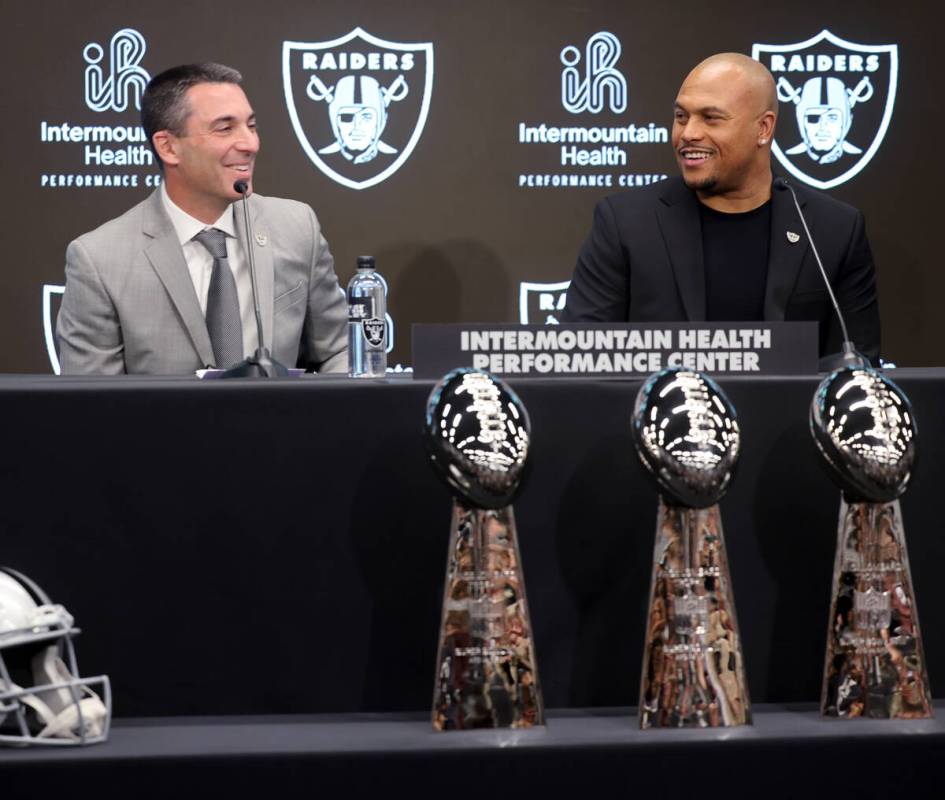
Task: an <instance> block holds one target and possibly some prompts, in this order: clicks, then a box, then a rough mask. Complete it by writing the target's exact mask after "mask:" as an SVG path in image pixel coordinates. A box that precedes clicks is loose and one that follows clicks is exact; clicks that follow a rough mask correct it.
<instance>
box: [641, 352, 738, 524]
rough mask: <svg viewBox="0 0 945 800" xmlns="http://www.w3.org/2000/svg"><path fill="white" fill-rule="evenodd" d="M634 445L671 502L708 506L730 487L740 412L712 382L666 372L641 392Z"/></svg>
mask: <svg viewBox="0 0 945 800" xmlns="http://www.w3.org/2000/svg"><path fill="white" fill-rule="evenodd" d="M631 427H632V431H633V441H634V444H635V445H636V448H637V453H638V454H639V456H640V460H641V461H642V462H643V466H644V467H645V468H646V471H647V473H648V474H649V475H650V476H651V477H652V478H653V480H654V481H655V482H656V485H657V488H658V489H659V491H660V492H661V493H662V495H663V496H664V498H665V499H666V501H667V502H668V503H670V504H672V505H681V506H686V507H688V508H708V507H709V506H711V505H714V504H715V503H717V502H718V501H719V500H720V499H721V498H722V496H723V495H724V494H725V492H726V490H727V489H728V486H729V484H730V483H731V481H732V477H733V475H734V472H735V464H736V463H737V461H738V452H739V445H740V441H741V436H740V433H739V428H738V420H737V418H736V415H735V409H734V407H733V406H732V404H731V403H730V402H729V400H728V398H727V397H726V396H725V394H724V393H723V392H722V390H721V389H720V388H719V386H718V384H717V383H715V381H713V380H712V379H711V378H708V377H706V376H705V375H702V374H700V373H698V372H691V371H688V370H682V369H664V370H662V371H661V372H657V373H655V374H653V375H651V376H650V377H649V378H648V379H647V380H646V382H645V383H644V384H643V386H642V387H641V388H640V392H639V393H638V394H637V401H636V404H635V406H634V409H633V422H632V426H631Z"/></svg>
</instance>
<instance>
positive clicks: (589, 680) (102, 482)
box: [0, 370, 945, 717]
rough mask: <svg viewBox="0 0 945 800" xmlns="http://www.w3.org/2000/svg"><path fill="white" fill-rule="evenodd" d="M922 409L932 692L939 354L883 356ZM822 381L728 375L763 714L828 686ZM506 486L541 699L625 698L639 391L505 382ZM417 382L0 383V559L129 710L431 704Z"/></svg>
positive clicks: (433, 507) (585, 702)
mask: <svg viewBox="0 0 945 800" xmlns="http://www.w3.org/2000/svg"><path fill="white" fill-rule="evenodd" d="M894 379H895V380H897V381H898V382H899V383H900V385H901V387H902V388H903V389H904V390H905V391H906V393H907V394H908V395H909V396H910V398H911V399H912V402H913V404H914V408H915V413H916V416H917V419H918V421H919V451H920V456H919V465H918V468H917V471H916V474H915V477H914V479H913V481H912V484H911V485H910V488H909V491H908V493H907V494H906V495H905V497H904V499H903V502H902V507H903V515H904V520H905V527H906V535H907V538H908V543H909V548H910V555H911V560H912V568H913V577H914V583H915V589H916V594H917V598H918V606H919V610H920V612H921V620H922V626H923V630H924V634H925V646H926V654H927V658H928V662H929V671H930V675H931V680H932V688H933V693H934V694H935V695H936V696H942V695H943V694H945V637H942V636H941V635H940V634H939V633H938V632H939V631H940V630H942V627H943V626H945V601H943V599H942V595H941V593H939V592H937V590H936V589H935V586H936V585H937V581H938V579H939V570H940V569H941V565H942V564H943V563H945V541H943V537H942V536H941V533H940V524H939V514H938V505H937V500H938V492H939V491H941V486H942V485H943V478H945V465H943V460H945V459H943V456H945V421H943V420H945V415H943V414H942V413H941V409H943V408H945V371H943V370H898V371H896V372H895V373H894ZM817 383H818V378H817V377H816V376H807V377H793V378H729V379H725V380H722V381H721V385H722V386H723V388H724V389H725V391H726V392H727V393H728V394H729V396H730V398H731V399H732V401H733V403H734V404H735V406H736V408H737V409H738V412H739V419H740V422H741V425H742V431H743V441H744V453H743V456H742V458H741V462H740V464H739V472H738V475H737V476H736V479H735V481H734V484H733V486H732V489H731V491H730V492H729V494H728V496H727V497H726V498H725V499H724V500H723V501H722V517H723V521H724V525H725V534H726V538H727V544H728V549H729V556H730V562H731V569H732V579H733V585H734V590H735V598H736V604H737V608H738V613H739V622H740V625H741V631H742V636H743V640H744V648H745V660H746V666H747V672H748V679H749V685H750V690H751V696H752V700H753V701H754V702H755V703H764V702H767V703H785V702H814V701H816V700H817V698H818V697H819V693H820V680H821V671H822V666H823V663H822V662H823V653H824V644H825V636H826V625H827V609H828V599H829V592H830V579H831V571H832V564H833V554H834V546H835V538H836V519H837V512H838V508H839V495H838V492H837V491H836V490H835V489H833V488H832V486H831V484H830V483H829V481H828V479H827V477H826V473H825V472H824V471H823V470H822V469H821V467H820V464H819V461H818V456H817V454H816V451H815V449H814V446H813V444H812V441H811V438H810V435H809V433H808V430H807V411H808V405H809V402H810V399H811V397H812V395H813V392H814V389H815V387H816V385H817ZM512 385H513V386H514V388H515V389H516V391H517V392H518V393H519V394H520V396H521V398H522V400H523V401H524V403H525V405H526V406H527V408H528V410H529V413H530V415H531V419H532V427H533V446H532V450H531V455H530V463H531V472H530V475H529V477H528V482H527V484H526V486H525V488H524V490H523V492H522V494H521V496H520V498H519V500H518V501H517V503H516V515H517V520H518V526H519V536H520V545H521V550H522V558H523V562H524V569H525V575H526V579H527V589H528V596H529V602H530V605H531V611H532V622H533V624H534V628H535V635H536V641H537V653H538V658H539V668H540V674H541V679H542V683H543V686H544V691H545V702H546V705H547V706H548V707H549V708H568V707H571V708H576V707H595V706H629V705H633V704H635V703H636V701H637V693H638V690H639V676H640V663H641V658H642V646H643V623H644V615H645V610H646V602H647V591H648V585H649V579H650V560H651V555H652V546H653V534H654V525H655V518H656V495H655V492H654V490H653V489H652V487H651V486H650V485H649V483H647V481H646V480H645V478H644V475H643V473H642V470H641V468H640V467H639V465H638V464H637V457H636V454H635V452H634V449H633V445H632V442H631V437H630V428H629V419H630V413H631V409H632V406H633V400H634V397H635V395H636V392H637V390H638V388H639V385H640V382H639V381H638V380H621V379H611V380H606V381H602V380H598V381H594V380H581V379H565V380H540V379H531V380H520V381H515V382H513V384H512ZM431 387H432V383H430V382H424V381H414V380H411V379H409V378H406V379H405V378H400V379H395V378H391V379H389V380H386V381H353V380H350V379H346V378H332V377H314V378H309V379H303V380H300V381H274V382H269V383H265V382H205V383H200V382H197V381H196V380H192V379H161V378H133V377H132V378H67V377H62V378H57V377H53V376H49V377H27V376H7V377H3V378H0V404H2V406H0V407H2V408H3V411H4V413H3V417H2V419H3V422H4V424H5V426H6V428H7V430H6V431H5V435H4V436H3V442H4V446H3V448H2V452H0V491H2V503H0V563H4V564H8V565H10V566H13V567H15V568H17V569H20V570H22V571H24V572H26V573H27V574H28V575H30V576H31V577H32V578H34V579H35V580H37V581H38V582H39V583H40V584H41V585H42V586H44V588H45V589H46V591H47V592H48V593H49V594H51V595H52V597H53V599H54V600H55V601H57V602H61V603H63V604H64V605H66V607H67V608H68V609H69V610H70V611H71V612H72V613H73V614H74V615H75V617H76V620H77V623H78V624H79V625H80V626H81V627H83V628H84V633H83V635H82V637H81V638H80V639H79V642H78V646H79V658H80V666H81V668H82V672H83V673H85V674H88V675H92V674H98V673H100V672H106V673H108V674H109V675H110V676H111V679H112V683H113V689H114V696H115V712H116V714H117V715H118V716H121V717H141V716H161V717H167V716H175V715H233V714H279V713H306V714H311V713H356V712H386V713H391V712H403V711H423V710H425V709H428V708H429V706H430V702H431V698H432V690H433V669H434V658H435V653H434V650H435V645H436V637H437V629H438V625H439V614H440V602H441V592H442V586H443V576H444V568H445V563H446V546H447V537H448V532H449V515H450V497H449V493H448V492H447V490H446V489H445V487H443V486H441V485H440V484H439V482H438V481H437V480H436V478H435V476H434V475H433V472H432V470H431V468H430V466H429V465H428V463H427V459H426V455H425V453H424V450H423V447H422V444H421V439H420V431H421V427H422V423H423V412H424V407H425V402H426V398H427V396H428V394H429V392H430V389H431Z"/></svg>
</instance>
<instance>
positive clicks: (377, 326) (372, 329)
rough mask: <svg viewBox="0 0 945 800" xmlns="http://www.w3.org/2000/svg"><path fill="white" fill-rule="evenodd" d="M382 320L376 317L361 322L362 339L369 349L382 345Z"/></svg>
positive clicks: (383, 325)
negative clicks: (369, 346)
mask: <svg viewBox="0 0 945 800" xmlns="http://www.w3.org/2000/svg"><path fill="white" fill-rule="evenodd" d="M384 328H385V323H384V320H382V319H378V318H377V317H370V318H369V319H362V320H361V330H362V331H363V332H364V338H365V340H366V341H367V343H368V344H369V345H371V347H380V346H381V345H383V344H384Z"/></svg>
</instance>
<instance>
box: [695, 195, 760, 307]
mask: <svg viewBox="0 0 945 800" xmlns="http://www.w3.org/2000/svg"><path fill="white" fill-rule="evenodd" d="M699 212H700V216H701V217H702V257H703V263H704V264H705V297H706V319H707V320H708V321H709V322H718V321H725V320H739V321H745V322H749V321H751V320H761V319H764V310H765V285H766V284H767V281H768V247H769V245H770V242H771V201H770V200H769V201H768V202H767V203H765V204H764V205H763V206H759V207H758V208H755V209H752V210H751V211H745V212H743V213H740V214H725V213H722V212H721V211H716V210H714V209H712V208H709V207H708V206H706V205H704V204H703V203H699Z"/></svg>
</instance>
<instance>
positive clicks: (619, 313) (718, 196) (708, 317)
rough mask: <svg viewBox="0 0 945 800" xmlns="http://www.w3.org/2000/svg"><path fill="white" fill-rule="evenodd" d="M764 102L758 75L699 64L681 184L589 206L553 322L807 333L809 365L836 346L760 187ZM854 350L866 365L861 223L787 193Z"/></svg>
mask: <svg viewBox="0 0 945 800" xmlns="http://www.w3.org/2000/svg"><path fill="white" fill-rule="evenodd" d="M776 119H777V94H776V91H775V84H774V79H773V78H772V77H771V73H770V72H768V70H767V69H766V68H765V67H764V66H763V65H761V64H760V63H758V62H757V61H754V60H753V59H751V58H748V57H747V56H744V55H741V54H737V53H723V54H719V55H716V56H712V57H710V58H708V59H706V60H705V61H703V62H702V63H701V64H699V65H698V66H697V67H696V68H695V69H694V70H693V71H692V72H691V73H690V74H689V76H688V77H687V78H686V80H685V81H684V82H683V85H682V87H681V88H680V90H679V94H678V96H677V98H676V103H675V119H674V123H673V148H674V150H675V151H676V159H677V162H678V163H679V166H680V171H681V172H682V176H681V177H680V178H671V179H669V180H666V181H663V182H661V183H658V184H654V185H651V186H648V187H646V188H642V189H634V190H632V191H627V192H623V193H621V194H616V195H612V196H610V197H607V198H605V199H603V200H601V201H600V202H599V203H598V204H597V207H596V208H595V210H594V223H593V227H592V229H591V233H590V235H589V236H588V238H587V240H586V241H585V242H584V245H583V246H582V248H581V252H580V254H579V256H578V261H577V266H576V267H575V270H574V276H573V278H572V281H571V286H570V288H569V289H568V298H567V304H566V307H565V311H564V314H563V317H562V321H564V322H617V321H635V322H636V321H638V322H663V321H674V320H691V321H694V322H697V321H711V322H715V321H724V320H731V321H746V322H747V321H753V320H788V321H790V320H816V321H817V322H819V323H820V353H821V355H822V356H824V355H827V354H831V353H836V352H839V351H840V350H841V347H842V336H841V331H840V325H839V323H838V322H837V319H836V314H835V312H834V310H833V307H832V305H831V303H830V298H829V296H828V293H827V289H826V287H825V286H824V281H823V278H822V277H821V275H820V271H819V269H818V267H817V262H816V261H815V259H814V254H813V252H812V248H811V245H810V242H808V239H807V236H806V235H805V233H804V227H803V225H802V223H801V220H800V218H799V216H798V214H797V209H796V208H795V207H794V201H793V198H792V197H791V193H790V191H788V190H787V188H786V187H783V186H781V185H780V184H774V182H773V176H772V173H771V139H772V136H773V134H774V126H775V122H776ZM792 185H794V187H795V190H796V191H797V195H798V200H799V201H800V205H801V207H802V209H803V211H804V214H805V216H806V218H807V221H808V225H809V226H810V233H811V237H812V238H813V240H814V243H815V245H816V247H817V251H818V252H819V254H820V257H821V259H822V261H823V264H824V268H825V269H826V271H827V275H828V277H829V279H830V283H831V286H832V287H833V290H834V293H835V294H836V296H837V301H838V302H839V304H840V307H841V309H842V310H843V313H844V317H845V319H846V321H847V326H848V328H849V333H850V337H851V339H852V340H853V342H854V343H855V344H856V346H857V349H858V350H859V351H860V352H862V353H863V354H864V355H866V356H868V357H869V358H870V359H871V360H873V361H874V362H875V361H876V360H877V359H878V357H879V344H880V326H879V305H878V302H877V298H876V277H875V273H874V269H873V257H872V254H871V252H870V247H869V243H868V242H867V239H866V230H865V225H864V221H863V215H862V214H861V213H860V212H859V211H857V210H856V209H855V208H853V207H852V206H849V205H846V204H845V203H841V202H840V201H838V200H835V199H833V198H832V197H829V196H828V195H825V194H821V193H819V192H816V191H813V190H812V189H809V188H807V187H802V186H799V185H796V184H792Z"/></svg>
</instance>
